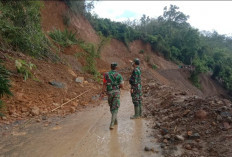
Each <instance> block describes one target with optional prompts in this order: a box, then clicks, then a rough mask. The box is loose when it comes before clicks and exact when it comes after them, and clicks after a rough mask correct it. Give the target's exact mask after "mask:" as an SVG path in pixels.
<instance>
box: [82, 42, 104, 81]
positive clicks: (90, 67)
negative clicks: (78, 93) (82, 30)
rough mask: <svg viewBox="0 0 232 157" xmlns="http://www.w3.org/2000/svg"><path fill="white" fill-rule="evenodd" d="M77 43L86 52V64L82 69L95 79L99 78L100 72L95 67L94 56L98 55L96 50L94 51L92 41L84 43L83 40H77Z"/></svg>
mask: <svg viewBox="0 0 232 157" xmlns="http://www.w3.org/2000/svg"><path fill="white" fill-rule="evenodd" d="M79 45H80V46H81V48H82V49H83V50H85V51H86V52H87V54H86V55H85V60H86V65H85V66H84V71H86V72H88V73H90V74H92V75H94V79H95V80H96V81H99V80H100V77H101V75H100V73H99V72H98V71H97V68H96V60H95V59H96V58H97V57H99V54H98V52H97V51H96V48H95V46H94V45H93V44H92V43H85V42H83V41H80V42H79Z"/></svg>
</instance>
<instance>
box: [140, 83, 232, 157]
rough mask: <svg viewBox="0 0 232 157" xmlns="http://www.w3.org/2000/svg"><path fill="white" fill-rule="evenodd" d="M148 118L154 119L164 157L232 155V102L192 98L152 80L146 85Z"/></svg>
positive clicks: (144, 87) (186, 93)
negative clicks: (180, 150) (179, 152)
mask: <svg viewBox="0 0 232 157" xmlns="http://www.w3.org/2000/svg"><path fill="white" fill-rule="evenodd" d="M143 93H144V95H143V97H144V99H143V102H144V106H145V109H146V113H145V117H152V124H151V127H153V129H154V134H153V135H154V137H155V138H156V139H158V142H160V146H161V148H163V154H164V156H168V157H170V156H179V155H175V153H174V152H175V151H176V150H177V148H181V149H183V152H182V155H181V156H210V157H212V156H217V157H219V156H222V157H223V156H225V157H227V156H232V150H231V149H230V148H231V146H232V140H231V139H232V129H231V123H232V103H231V101H230V100H228V99H224V98H220V97H218V96H215V97H207V98H205V99H203V98H201V97H199V96H196V95H190V94H189V93H188V91H181V90H177V89H175V88H173V87H170V86H166V85H162V84H160V83H158V82H157V81H155V80H150V81H148V82H147V83H144V85H143Z"/></svg>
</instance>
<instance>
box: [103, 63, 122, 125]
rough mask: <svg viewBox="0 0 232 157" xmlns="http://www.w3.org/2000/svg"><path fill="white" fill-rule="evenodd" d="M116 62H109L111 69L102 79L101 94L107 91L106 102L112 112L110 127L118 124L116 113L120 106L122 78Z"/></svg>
mask: <svg viewBox="0 0 232 157" xmlns="http://www.w3.org/2000/svg"><path fill="white" fill-rule="evenodd" d="M116 69H117V63H115V62H113V63H111V71H109V72H107V73H105V75H104V79H103V88H102V94H103V93H104V92H105V90H106V91H107V95H108V103H109V106H110V112H111V114H112V117H111V123H110V129H113V128H114V125H117V124H118V120H117V113H118V108H119V107H120V89H121V88H123V83H124V82H123V78H122V75H120V74H119V73H118V72H117V71H116Z"/></svg>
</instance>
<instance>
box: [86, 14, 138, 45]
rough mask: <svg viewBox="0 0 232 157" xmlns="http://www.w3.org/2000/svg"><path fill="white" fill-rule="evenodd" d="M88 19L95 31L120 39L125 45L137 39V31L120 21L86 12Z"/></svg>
mask: <svg viewBox="0 0 232 157" xmlns="http://www.w3.org/2000/svg"><path fill="white" fill-rule="evenodd" d="M87 18H88V20H89V21H90V23H91V24H92V26H93V27H94V29H95V30H96V31H97V32H100V33H101V34H102V35H103V36H105V37H113V38H115V39H118V40H120V41H122V42H123V43H124V44H125V45H126V46H127V47H128V44H129V42H131V41H133V40H136V39H139V37H140V34H139V32H138V31H136V30H134V29H133V28H131V27H129V26H127V25H126V24H122V23H120V22H114V21H111V20H110V19H106V18H105V19H104V18H98V17H97V16H96V15H95V16H92V15H90V14H88V16H87Z"/></svg>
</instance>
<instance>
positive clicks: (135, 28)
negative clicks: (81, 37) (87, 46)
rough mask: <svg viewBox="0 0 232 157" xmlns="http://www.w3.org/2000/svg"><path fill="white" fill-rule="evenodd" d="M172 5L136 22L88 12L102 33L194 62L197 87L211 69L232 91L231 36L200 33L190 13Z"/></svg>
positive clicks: (174, 57) (89, 17) (179, 60)
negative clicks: (191, 23)
mask: <svg viewBox="0 0 232 157" xmlns="http://www.w3.org/2000/svg"><path fill="white" fill-rule="evenodd" d="M178 9H179V8H178V7H177V6H175V5H170V7H169V8H167V7H165V8H164V12H163V15H162V16H159V17H158V18H150V17H148V16H146V15H143V16H142V17H141V19H140V20H139V21H136V20H134V21H125V22H124V23H120V22H114V21H111V20H109V19H104V18H99V17H98V16H97V15H91V14H87V15H86V17H87V18H88V19H89V21H90V23H91V24H92V26H93V27H94V28H95V30H96V31H97V32H100V33H101V34H103V35H104V36H106V37H108V36H111V37H113V38H116V39H118V40H120V41H122V42H124V43H125V44H126V45H128V42H131V41H133V40H137V39H140V40H143V41H144V42H147V43H150V44H151V46H152V49H153V51H155V52H159V53H162V54H163V55H164V57H165V58H166V59H168V60H172V61H174V62H177V63H184V64H187V65H193V66H194V67H195V71H194V72H192V74H191V78H190V79H191V80H192V81H193V83H194V84H195V85H196V86H198V87H200V84H199V81H198V75H199V74H200V73H203V72H207V71H209V72H212V78H214V79H217V80H218V81H219V82H220V83H221V84H222V85H223V86H224V87H225V88H226V89H228V90H229V91H230V92H232V67H231V66H230V63H232V46H231V45H232V38H231V37H227V36H225V35H220V34H218V33H217V32H213V33H210V32H199V30H197V29H195V28H193V27H192V26H191V25H190V24H189V23H188V22H187V20H188V18H189V16H187V15H185V14H184V13H182V12H180V11H179V10H178Z"/></svg>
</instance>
